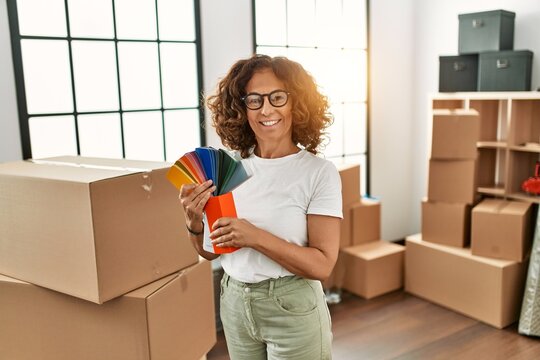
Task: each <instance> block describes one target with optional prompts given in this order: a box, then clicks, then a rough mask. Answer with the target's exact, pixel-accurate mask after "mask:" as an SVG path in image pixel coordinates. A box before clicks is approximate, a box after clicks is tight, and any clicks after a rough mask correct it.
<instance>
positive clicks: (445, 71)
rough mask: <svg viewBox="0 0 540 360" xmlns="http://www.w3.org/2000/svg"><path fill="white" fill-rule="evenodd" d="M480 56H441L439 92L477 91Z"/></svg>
mask: <svg viewBox="0 0 540 360" xmlns="http://www.w3.org/2000/svg"><path fill="white" fill-rule="evenodd" d="M477 85H478V55H460V56H439V91H440V92H454V91H476V87H477Z"/></svg>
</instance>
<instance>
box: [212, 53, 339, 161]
mask: <svg viewBox="0 0 540 360" xmlns="http://www.w3.org/2000/svg"><path fill="white" fill-rule="evenodd" d="M263 69H271V70H272V71H273V73H274V74H275V75H276V77H277V78H278V79H279V80H281V81H282V82H283V83H284V84H285V87H286V90H287V91H288V92H289V93H290V94H291V98H290V99H289V101H291V104H292V105H291V108H292V119H293V126H292V141H293V143H294V144H296V145H300V146H302V147H303V148H304V149H306V150H307V151H309V152H311V153H314V154H317V152H318V151H319V147H320V145H321V142H322V140H323V139H322V135H323V134H324V130H325V129H326V128H327V127H328V126H330V124H331V123H332V121H333V117H332V115H331V114H330V113H329V112H328V109H329V103H328V99H327V97H326V96H324V95H322V94H321V93H320V92H319V91H318V89H317V84H316V83H315V81H314V79H313V77H312V76H311V75H310V74H308V73H307V72H306V70H304V68H303V67H302V65H300V64H299V63H297V62H295V61H292V60H289V59H287V58H285V57H280V56H278V57H270V56H267V55H258V54H256V55H253V56H252V57H250V58H248V59H243V60H239V61H237V62H236V63H235V64H234V65H233V66H232V67H231V69H230V70H229V72H228V74H227V75H226V76H225V77H224V78H223V79H221V81H220V82H219V84H218V86H217V92H216V94H214V95H212V96H209V97H208V98H207V100H206V105H207V106H208V108H209V109H210V111H211V112H212V125H213V126H214V127H215V129H216V131H217V134H218V135H219V137H220V138H221V141H222V143H223V145H225V146H226V147H228V148H230V149H233V150H238V151H240V155H241V156H242V158H246V157H248V156H249V151H250V149H251V148H252V147H253V146H255V145H256V144H257V141H256V138H255V134H254V132H253V130H252V129H251V127H250V125H249V122H248V120H247V110H246V106H245V104H244V102H243V101H242V97H244V96H245V95H246V90H245V89H246V86H247V83H248V82H249V80H250V79H251V77H252V76H253V74H254V73H255V72H257V71H261V70H263Z"/></svg>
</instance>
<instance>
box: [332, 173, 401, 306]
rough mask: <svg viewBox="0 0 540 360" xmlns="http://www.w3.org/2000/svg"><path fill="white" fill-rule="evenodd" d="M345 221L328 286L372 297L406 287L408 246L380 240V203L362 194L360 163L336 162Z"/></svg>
mask: <svg viewBox="0 0 540 360" xmlns="http://www.w3.org/2000/svg"><path fill="white" fill-rule="evenodd" d="M337 167H338V170H339V173H340V176H341V185H342V195H343V221H342V223H341V241H340V252H339V256H338V261H337V263H336V266H335V267H334V271H333V272H332V274H331V276H330V278H329V279H328V280H327V281H326V282H325V283H324V284H323V285H324V287H325V289H330V290H332V289H338V290H340V289H344V290H347V291H349V292H351V293H353V294H356V295H359V296H361V297H363V298H366V299H370V298H373V297H375V296H378V295H382V294H385V293H387V292H390V291H393V290H397V289H399V288H401V287H402V286H403V260H404V259H403V258H404V250H405V248H404V247H403V246H401V245H397V244H393V243H390V242H387V241H382V240H380V239H381V235H380V234H381V204H380V202H379V201H377V200H373V199H367V198H364V199H362V198H361V197H360V167H359V165H350V164H338V165H337Z"/></svg>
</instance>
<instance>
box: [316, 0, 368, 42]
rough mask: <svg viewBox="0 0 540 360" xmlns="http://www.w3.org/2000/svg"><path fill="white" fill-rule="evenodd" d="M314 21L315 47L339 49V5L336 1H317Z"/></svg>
mask: <svg viewBox="0 0 540 360" xmlns="http://www.w3.org/2000/svg"><path fill="white" fill-rule="evenodd" d="M356 1H358V0H356ZM316 21H317V24H316V30H317V46H319V47H333V48H340V47H341V44H340V41H339V39H340V38H341V32H342V21H341V6H340V3H339V2H337V1H336V0H317V5H316Z"/></svg>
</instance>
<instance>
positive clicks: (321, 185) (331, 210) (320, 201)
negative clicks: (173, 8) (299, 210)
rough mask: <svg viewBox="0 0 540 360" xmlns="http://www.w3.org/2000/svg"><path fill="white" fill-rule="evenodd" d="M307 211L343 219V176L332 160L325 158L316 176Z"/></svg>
mask: <svg viewBox="0 0 540 360" xmlns="http://www.w3.org/2000/svg"><path fill="white" fill-rule="evenodd" d="M307 213H308V214H313V215H327V216H333V217H338V218H341V219H343V209H342V197H341V178H340V176H339V173H338V170H337V169H336V166H335V165H334V164H333V163H331V162H330V161H327V160H324V164H323V166H321V167H320V171H319V172H318V174H317V177H316V178H315V183H314V184H313V193H312V196H311V200H310V202H309V205H308V209H307Z"/></svg>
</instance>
